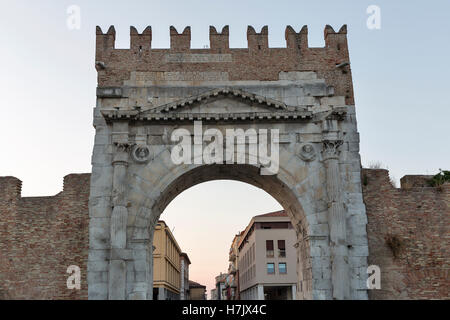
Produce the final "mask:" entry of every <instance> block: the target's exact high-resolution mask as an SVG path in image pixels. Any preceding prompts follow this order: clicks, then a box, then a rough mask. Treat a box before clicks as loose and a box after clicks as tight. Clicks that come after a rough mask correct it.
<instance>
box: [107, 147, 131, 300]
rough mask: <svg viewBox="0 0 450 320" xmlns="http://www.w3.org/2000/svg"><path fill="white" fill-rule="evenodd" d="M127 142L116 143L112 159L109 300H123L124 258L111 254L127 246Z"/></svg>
mask: <svg viewBox="0 0 450 320" xmlns="http://www.w3.org/2000/svg"><path fill="white" fill-rule="evenodd" d="M128 149H129V145H128V143H116V153H115V154H114V159H113V163H112V164H113V191H112V194H113V197H112V202H113V203H112V204H113V211H112V214H111V229H110V232H111V238H110V239H111V259H110V262H109V288H108V292H109V295H108V296H109V300H125V297H126V270H127V268H126V260H125V258H124V257H123V256H122V255H113V254H112V253H113V252H116V251H117V250H120V249H126V246H127V221H128V210H127V196H126V175H127V166H128Z"/></svg>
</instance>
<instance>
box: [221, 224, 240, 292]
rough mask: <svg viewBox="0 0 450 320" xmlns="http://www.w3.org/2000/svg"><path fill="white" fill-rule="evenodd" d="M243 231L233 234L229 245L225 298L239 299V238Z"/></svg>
mask: <svg viewBox="0 0 450 320" xmlns="http://www.w3.org/2000/svg"><path fill="white" fill-rule="evenodd" d="M243 233H244V232H240V233H239V234H237V235H235V236H234V238H233V241H232V243H231V247H230V252H229V259H228V260H229V265H228V277H227V279H226V282H225V288H226V292H227V300H239V265H238V257H239V240H240V239H241V236H242V234H243Z"/></svg>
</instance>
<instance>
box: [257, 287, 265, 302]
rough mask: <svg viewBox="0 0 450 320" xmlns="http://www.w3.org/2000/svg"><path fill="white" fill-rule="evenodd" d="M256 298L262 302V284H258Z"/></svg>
mask: <svg viewBox="0 0 450 320" xmlns="http://www.w3.org/2000/svg"><path fill="white" fill-rule="evenodd" d="M257 292H258V293H257V295H258V298H257V300H264V286H263V285H262V284H258V291H257Z"/></svg>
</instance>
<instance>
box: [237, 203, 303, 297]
mask: <svg viewBox="0 0 450 320" xmlns="http://www.w3.org/2000/svg"><path fill="white" fill-rule="evenodd" d="M295 240H296V234H295V230H294V228H293V227H292V224H291V222H290V220H289V217H288V216H287V214H286V213H285V212H284V211H277V212H272V213H268V214H264V215H259V216H256V217H253V218H252V219H251V221H250V224H249V225H248V226H247V228H246V229H245V231H244V234H243V235H242V237H241V239H240V242H239V262H238V264H239V270H240V277H239V282H240V284H239V287H240V297H241V299H242V300H293V299H296V291H297V287H296V279H297V253H296V249H295V244H296V241H295Z"/></svg>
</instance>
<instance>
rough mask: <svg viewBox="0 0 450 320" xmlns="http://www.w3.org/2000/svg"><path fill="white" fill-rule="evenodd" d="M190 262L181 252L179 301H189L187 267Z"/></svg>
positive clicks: (185, 254)
mask: <svg viewBox="0 0 450 320" xmlns="http://www.w3.org/2000/svg"><path fill="white" fill-rule="evenodd" d="M190 264H191V260H189V257H188V255H187V253H185V252H182V253H181V255H180V270H181V272H180V283H181V288H180V300H189V299H190V297H189V265H190Z"/></svg>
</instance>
